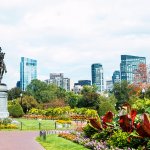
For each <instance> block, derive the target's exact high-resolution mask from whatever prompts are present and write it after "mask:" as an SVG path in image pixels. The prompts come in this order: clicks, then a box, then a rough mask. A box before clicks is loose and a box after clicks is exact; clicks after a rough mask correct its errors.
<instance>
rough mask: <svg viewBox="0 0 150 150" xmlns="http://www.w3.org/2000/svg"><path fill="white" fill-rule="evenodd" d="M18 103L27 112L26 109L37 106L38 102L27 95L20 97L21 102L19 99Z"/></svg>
mask: <svg viewBox="0 0 150 150" xmlns="http://www.w3.org/2000/svg"><path fill="white" fill-rule="evenodd" d="M19 103H20V105H21V106H22V109H23V111H24V113H27V111H29V110H30V109H31V108H37V106H38V103H37V101H36V100H35V99H34V97H33V96H28V95H25V96H23V97H22V103H21V99H19Z"/></svg>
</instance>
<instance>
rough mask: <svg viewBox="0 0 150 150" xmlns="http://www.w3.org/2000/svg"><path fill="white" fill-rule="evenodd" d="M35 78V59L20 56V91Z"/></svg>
mask: <svg viewBox="0 0 150 150" xmlns="http://www.w3.org/2000/svg"><path fill="white" fill-rule="evenodd" d="M36 78H37V61H36V60H34V59H30V58H25V57H21V62H20V88H21V90H22V91H25V90H26V87H27V85H28V84H30V82H31V81H32V80H33V79H36Z"/></svg>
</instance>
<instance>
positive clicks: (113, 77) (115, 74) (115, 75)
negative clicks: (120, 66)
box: [112, 70, 120, 84]
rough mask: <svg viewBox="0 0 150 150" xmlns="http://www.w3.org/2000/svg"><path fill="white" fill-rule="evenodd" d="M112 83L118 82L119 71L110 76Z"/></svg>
mask: <svg viewBox="0 0 150 150" xmlns="http://www.w3.org/2000/svg"><path fill="white" fill-rule="evenodd" d="M112 82H113V84H114V83H116V82H120V71H118V70H116V71H114V73H113V75H112Z"/></svg>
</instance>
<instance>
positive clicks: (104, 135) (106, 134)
mask: <svg viewBox="0 0 150 150" xmlns="http://www.w3.org/2000/svg"><path fill="white" fill-rule="evenodd" d="M112 133H113V129H111V128H106V129H103V130H102V131H101V132H100V133H95V134H94V135H93V136H92V138H93V139H95V140H102V141H105V140H108V138H109V137H110V136H111V134H112Z"/></svg>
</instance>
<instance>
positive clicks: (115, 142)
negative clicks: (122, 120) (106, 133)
mask: <svg viewBox="0 0 150 150" xmlns="http://www.w3.org/2000/svg"><path fill="white" fill-rule="evenodd" d="M128 137H129V135H128V133H127V132H123V131H122V130H120V129H119V130H117V131H115V132H114V133H113V135H112V136H111V137H110V138H109V140H107V142H108V144H109V145H110V146H112V147H114V148H115V147H119V148H125V147H127V146H128V141H127V140H128Z"/></svg>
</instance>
